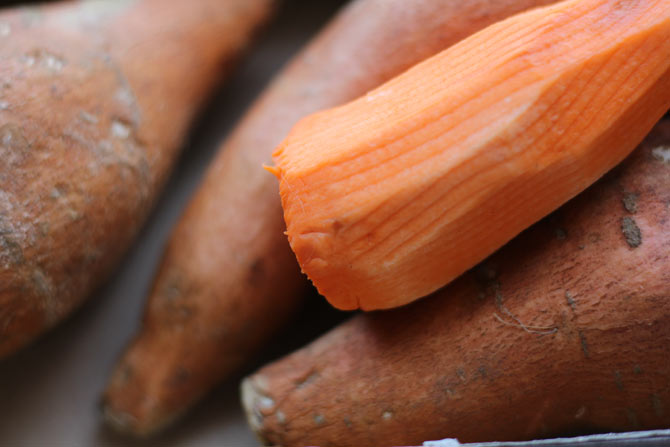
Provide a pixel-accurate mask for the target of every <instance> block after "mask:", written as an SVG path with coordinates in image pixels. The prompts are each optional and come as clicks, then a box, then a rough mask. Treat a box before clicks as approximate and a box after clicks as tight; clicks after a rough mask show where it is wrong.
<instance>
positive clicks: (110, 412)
mask: <svg viewBox="0 0 670 447" xmlns="http://www.w3.org/2000/svg"><path fill="white" fill-rule="evenodd" d="M100 410H101V412H102V418H103V420H104V422H105V425H107V427H110V428H111V429H112V430H114V431H115V432H117V433H121V434H125V435H134V436H136V435H137V419H136V418H135V416H133V415H132V414H130V413H126V412H124V411H118V410H116V409H115V408H113V407H112V406H111V405H109V403H108V402H102V404H101V408H100Z"/></svg>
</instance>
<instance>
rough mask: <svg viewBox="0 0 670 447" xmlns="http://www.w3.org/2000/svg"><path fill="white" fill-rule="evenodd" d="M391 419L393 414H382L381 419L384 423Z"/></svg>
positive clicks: (386, 412)
mask: <svg viewBox="0 0 670 447" xmlns="http://www.w3.org/2000/svg"><path fill="white" fill-rule="evenodd" d="M392 417H393V413H392V412H390V411H385V412H384V413H382V419H384V420H385V421H388V420H389V419H391V418H392Z"/></svg>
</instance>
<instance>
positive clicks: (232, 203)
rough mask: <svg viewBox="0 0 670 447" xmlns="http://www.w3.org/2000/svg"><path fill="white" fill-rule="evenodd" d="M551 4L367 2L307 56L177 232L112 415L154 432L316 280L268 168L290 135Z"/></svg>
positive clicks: (112, 393)
mask: <svg viewBox="0 0 670 447" xmlns="http://www.w3.org/2000/svg"><path fill="white" fill-rule="evenodd" d="M547 3H552V0H470V1H467V2H463V1H460V0H412V1H407V0H357V1H355V2H353V3H352V4H351V5H350V6H348V7H347V8H346V9H345V10H344V11H343V12H342V13H341V14H340V15H339V16H338V17H337V18H336V19H335V20H334V21H333V22H332V23H331V24H330V26H329V27H328V28H327V29H325V30H324V31H323V32H322V33H321V34H320V35H319V36H318V37H317V38H316V39H315V40H314V41H313V42H312V43H311V44H310V45H309V46H308V47H307V48H306V49H305V50H304V51H302V52H301V53H300V54H299V55H297V56H296V57H295V59H294V60H293V61H292V62H291V63H290V65H288V67H287V68H286V69H285V70H284V71H283V72H282V73H281V74H280V75H279V76H278V77H277V78H276V79H275V81H274V82H273V84H272V85H271V86H270V87H269V89H268V90H267V91H266V92H265V93H264V94H263V95H262V97H261V98H259V100H258V101H257V102H256V103H255V105H254V106H253V107H252V109H251V110H250V111H249V113H248V114H247V115H246V117H245V118H244V119H243V120H242V122H241V123H240V125H239V126H238V127H237V129H236V130H235V131H234V132H233V134H232V136H231V137H230V138H229V139H228V141H226V143H225V144H224V145H223V146H222V148H221V151H220V152H219V156H218V157H217V159H216V160H215V162H214V164H213V166H212V167H211V168H210V170H209V172H208V174H207V176H206V178H205V180H204V183H203V185H202V187H201V188H200V190H199V191H198V192H197V194H196V196H195V198H194V199H193V201H192V202H191V204H190V205H189V207H188V208H187V210H186V212H185V214H184V216H183V217H182V219H181V221H180V222H179V224H178V225H177V227H176V229H175V230H174V233H173V234H172V237H171V239H170V242H169V245H168V247H167V250H166V253H165V256H164V259H163V263H162V266H161V268H160V271H159V273H158V276H157V279H156V281H155V283H154V287H153V289H152V291H151V295H150V298H149V304H148V307H147V310H146V315H145V317H144V321H143V328H142V330H141V332H140V334H139V335H138V336H137V338H136V339H135V340H134V341H133V342H132V343H131V345H130V347H129V348H128V351H127V352H126V353H125V355H124V356H123V359H122V360H121V362H120V363H119V365H118V366H117V368H116V370H115V372H114V373H113V375H112V378H111V381H110V383H109V386H108V389H107V391H106V394H105V403H106V407H105V408H106V412H107V414H108V415H110V416H111V421H113V423H114V424H115V425H117V426H118V427H119V428H121V429H123V430H126V431H130V432H134V433H147V432H150V431H153V430H155V429H156V427H158V426H161V425H162V424H163V422H164V420H165V419H166V418H168V419H169V418H172V417H173V416H174V415H175V414H176V413H178V412H181V411H183V410H184V409H185V408H186V407H188V406H190V405H191V404H193V403H194V402H195V401H196V400H197V399H199V398H200V397H201V396H202V395H203V394H204V393H206V392H207V391H208V390H209V389H210V388H212V387H213V386H214V385H215V384H216V383H217V382H219V381H220V380H221V379H222V378H224V377H225V376H226V375H228V374H230V373H231V371H233V370H235V369H236V368H238V367H239V366H240V365H241V364H242V363H244V362H245V361H246V360H247V359H249V357H250V356H251V355H252V354H253V353H254V352H256V351H257V350H258V349H259V347H261V346H262V345H263V344H264V342H266V341H267V340H268V339H269V338H270V337H271V335H272V334H274V333H275V331H276V330H277V328H278V327H280V326H281V325H283V324H285V323H286V321H287V319H288V316H289V315H290V314H291V312H292V311H293V310H294V309H295V308H296V307H297V305H298V303H299V299H300V295H301V293H300V292H301V290H302V288H303V287H304V284H305V281H304V279H303V278H302V277H301V275H300V272H299V269H298V266H297V263H296V262H295V259H294V257H293V255H292V254H291V251H290V249H289V246H288V243H287V242H286V238H285V236H284V235H283V230H284V223H283V221H282V214H281V204H280V201H279V195H278V189H277V184H276V180H275V179H274V178H273V177H272V176H271V175H269V174H267V173H266V172H264V171H263V170H262V169H259V166H261V165H262V164H263V163H266V164H267V163H270V162H271V153H272V150H273V149H274V148H275V146H276V145H277V144H278V143H279V142H280V141H281V140H282V138H284V137H285V136H286V133H287V132H288V131H289V130H290V128H291V126H292V125H293V124H295V122H296V121H297V120H298V119H300V118H301V117H303V116H304V115H306V114H308V113H312V112H314V111H316V110H319V109H322V108H326V107H332V106H334V105H337V104H341V103H344V102H346V101H349V100H351V99H353V98H355V97H357V96H359V95H361V94H363V93H364V92H366V91H367V90H369V89H371V88H374V87H375V86H377V85H379V84H380V83H382V82H384V81H386V80H388V79H389V78H391V77H393V76H395V75H397V74H398V73H400V72H402V71H403V70H405V69H407V68H408V67H410V66H411V65H413V64H415V63H417V62H419V61H421V60H423V59H425V58H426V57H428V56H430V55H432V54H434V53H436V52H438V51H440V50H442V49H443V48H445V47H447V46H448V45H451V44H453V43H455V42H456V41H458V40H460V39H461V38H463V37H466V36H467V35H469V34H471V33H473V32H474V31H477V30H479V29H481V28H483V27H484V26H486V25H488V24H490V23H492V22H494V21H496V20H499V19H501V18H504V17H506V16H508V15H510V14H513V13H515V12H517V11H521V10H524V9H527V8H529V7H532V6H535V5H540V4H547Z"/></svg>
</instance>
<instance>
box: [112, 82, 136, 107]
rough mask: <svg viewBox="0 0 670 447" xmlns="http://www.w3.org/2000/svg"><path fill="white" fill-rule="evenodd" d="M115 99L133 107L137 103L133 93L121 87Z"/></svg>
mask: <svg viewBox="0 0 670 447" xmlns="http://www.w3.org/2000/svg"><path fill="white" fill-rule="evenodd" d="M114 97H115V98H116V100H117V101H119V102H120V103H121V104H123V105H126V106H132V105H133V104H134V103H135V97H134V96H133V93H132V92H131V91H130V90H129V89H128V88H125V87H120V88H119V89H118V90H117V91H116V93H115V94H114Z"/></svg>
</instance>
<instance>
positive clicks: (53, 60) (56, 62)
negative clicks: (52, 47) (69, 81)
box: [43, 54, 65, 71]
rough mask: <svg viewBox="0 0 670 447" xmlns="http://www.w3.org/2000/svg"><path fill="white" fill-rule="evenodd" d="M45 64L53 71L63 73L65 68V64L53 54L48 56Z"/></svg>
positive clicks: (45, 58)
mask: <svg viewBox="0 0 670 447" xmlns="http://www.w3.org/2000/svg"><path fill="white" fill-rule="evenodd" d="M43 63H44V66H45V67H46V68H48V69H49V70H52V71H61V70H62V69H63V66H65V62H64V61H63V60H62V59H59V58H57V57H56V56H54V55H53V54H46V55H45V57H44V61H43Z"/></svg>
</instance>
